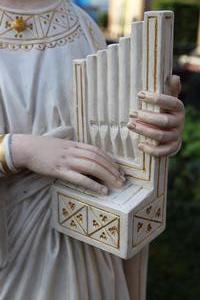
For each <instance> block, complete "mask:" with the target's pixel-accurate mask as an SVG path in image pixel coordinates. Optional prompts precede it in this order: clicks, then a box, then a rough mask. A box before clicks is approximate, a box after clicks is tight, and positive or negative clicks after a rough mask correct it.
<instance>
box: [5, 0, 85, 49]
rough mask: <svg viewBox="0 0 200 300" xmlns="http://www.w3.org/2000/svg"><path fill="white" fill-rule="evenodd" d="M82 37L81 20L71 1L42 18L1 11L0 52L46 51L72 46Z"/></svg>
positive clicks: (42, 14)
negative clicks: (2, 50) (3, 50)
mask: <svg viewBox="0 0 200 300" xmlns="http://www.w3.org/2000/svg"><path fill="white" fill-rule="evenodd" d="M80 34H82V30H81V26H80V22H79V18H78V16H77V14H76V12H75V8H74V6H73V5H72V4H71V3H70V2H69V1H67V0H61V1H60V2H59V4H57V6H55V8H54V9H52V10H47V11H43V12H41V13H38V14H33V13H17V12H14V11H8V10H3V9H1V8H0V49H4V48H9V49H11V50H18V49H24V50H31V49H33V48H35V49H38V50H44V49H45V48H52V47H56V46H62V45H64V44H66V43H67V42H72V41H73V40H74V39H75V38H78V37H79V36H80Z"/></svg>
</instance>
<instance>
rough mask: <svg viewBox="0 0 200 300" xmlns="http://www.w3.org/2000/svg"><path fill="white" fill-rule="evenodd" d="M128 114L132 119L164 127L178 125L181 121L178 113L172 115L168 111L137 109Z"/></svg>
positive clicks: (168, 127)
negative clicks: (158, 111)
mask: <svg viewBox="0 0 200 300" xmlns="http://www.w3.org/2000/svg"><path fill="white" fill-rule="evenodd" d="M129 115H130V117H131V118H133V119H131V120H133V121H134V119H135V118H136V119H137V120H139V121H141V122H143V123H147V124H149V125H153V126H157V127H161V128H166V129H171V128H176V127H179V126H180V124H181V122H182V121H181V118H180V115H179V114H176V115H172V114H168V113H156V112H150V111H147V110H138V111H137V112H136V111H134V112H131V113H130V114H129ZM131 120H130V121H131Z"/></svg>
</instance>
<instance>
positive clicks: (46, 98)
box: [0, 0, 184, 300]
mask: <svg viewBox="0 0 200 300" xmlns="http://www.w3.org/2000/svg"><path fill="white" fill-rule="evenodd" d="M0 14H1V22H0V32H1V35H0V53H1V55H0V90H1V94H0V133H1V136H0V175H1V178H0V190H1V199H0V225H1V226H0V300H7V299H9V300H25V299H30V300H40V299H41V300H54V299H58V300H65V299H69V300H88V299H89V300H90V299H95V300H96V299H97V300H101V299H105V300H107V299H109V300H121V299H124V300H128V299H133V300H138V299H144V297H145V296H144V297H143V296H140V295H139V294H138V293H141V294H145V291H144V287H143V290H142V291H141V287H140V280H141V278H140V277H141V276H142V277H143V279H144V277H145V276H146V275H145V274H146V271H145V270H146V265H147V252H148V249H147V247H146V248H145V249H143V250H142V251H141V252H140V253H139V254H137V255H136V256H135V257H133V258H132V259H131V260H127V261H126V262H124V261H123V260H122V259H121V258H120V257H117V256H115V255H113V254H110V253H108V252H105V251H102V250H100V249H97V248H95V247H93V246H90V245H88V244H86V243H83V242H80V241H78V240H76V239H73V238H71V237H69V236H65V235H63V234H61V233H59V232H58V231H56V230H55V229H52V225H51V215H52V209H51V197H52V190H51V188H52V184H53V183H54V181H55V178H59V179H60V180H63V181H65V182H69V183H70V184H75V185H77V184H78V185H79V186H82V187H84V188H86V189H89V190H91V191H93V192H95V193H98V194H100V195H103V196H105V195H107V194H108V193H109V191H110V189H121V188H123V186H124V184H126V178H125V173H124V172H123V171H122V170H121V168H120V167H119V165H118V164H117V163H116V162H115V160H114V159H112V158H111V156H110V155H109V154H107V153H106V152H105V151H103V150H100V149H99V148H98V147H96V146H94V145H93V146H92V145H89V144H85V143H81V142H78V141H74V140H73V126H72V122H73V120H72V117H71V116H72V115H73V112H72V107H73V63H72V62H73V60H75V59H83V58H85V57H86V56H88V55H92V54H94V53H96V51H97V50H101V49H105V47H106V45H105V41H104V38H103V36H102V34H101V32H100V31H99V29H98V28H97V26H96V24H95V23H94V22H93V21H92V20H91V19H90V17H89V16H88V15H86V14H85V13H84V12H83V11H82V10H81V9H80V8H78V7H77V6H75V5H74V4H72V3H71V1H68V0H56V1H53V0H45V1H44V0H34V1H25V0H15V1H14V0H0ZM168 86H169V89H170V91H171V96H169V95H165V94H160V95H158V94H154V93H149V92H147V91H140V92H139V94H138V97H139V98H140V99H141V101H145V102H147V103H150V104H156V105H157V106H159V107H160V108H161V111H160V112H149V111H143V110H136V111H131V112H130V121H129V124H127V125H128V128H129V130H130V131H131V132H135V133H137V134H141V135H143V136H145V137H147V138H148V139H147V140H143V142H141V143H140V144H139V149H140V150H141V151H142V152H145V153H148V154H150V155H151V156H153V157H163V156H170V155H173V154H175V153H176V152H177V151H178V150H179V148H180V145H181V136H182V131H183V122H184V107H183V104H182V102H181V101H180V100H179V99H178V98H177V97H178V94H179V92H180V80H179V78H178V77H177V76H171V77H170V78H169V82H168ZM152 140H154V141H156V142H153V141H152ZM91 160H92V167H91ZM95 179H96V180H95ZM138 257H139V260H138ZM139 261H140V263H139ZM141 264H142V269H141ZM139 268H140V271H139ZM142 297H143V298H142Z"/></svg>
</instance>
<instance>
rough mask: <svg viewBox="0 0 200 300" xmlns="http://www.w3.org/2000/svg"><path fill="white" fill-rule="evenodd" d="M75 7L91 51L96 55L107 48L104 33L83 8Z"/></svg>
mask: <svg viewBox="0 0 200 300" xmlns="http://www.w3.org/2000/svg"><path fill="white" fill-rule="evenodd" d="M73 5H74V6H75V10H76V13H77V15H78V17H79V21H80V24H81V27H82V29H83V31H84V34H85V36H86V38H87V40H88V42H89V44H90V46H91V49H92V51H93V52H94V53H96V52H97V51H98V50H102V49H105V48H106V41H105V38H104V35H103V33H102V32H101V30H100V29H99V27H98V26H97V24H96V23H95V22H94V21H93V19H92V18H91V17H90V16H89V15H88V14H87V13H86V12H84V11H83V10H82V9H81V8H79V7H78V6H76V5H75V4H73Z"/></svg>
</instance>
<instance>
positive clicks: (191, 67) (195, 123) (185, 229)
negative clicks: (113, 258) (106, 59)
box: [77, 0, 200, 300]
mask: <svg viewBox="0 0 200 300" xmlns="http://www.w3.org/2000/svg"><path fill="white" fill-rule="evenodd" d="M77 1H78V0H77ZM110 1H111V0H110ZM115 1H119V0H115ZM131 1H135V0H131ZM141 1H143V0H141ZM88 2H89V0H88V1H87V5H86V9H87V10H88V11H89V12H92V16H93V17H94V18H95V19H96V21H97V22H98V23H99V25H100V26H101V27H103V29H104V31H105V32H106V27H107V26H108V24H109V21H108V19H109V18H108V12H107V10H106V0H102V2H101V1H100V0H98V4H100V3H102V6H103V8H102V7H101V6H98V7H97V6H95V5H94V3H95V0H91V2H92V3H93V7H92V8H91V7H90V5H89V4H88ZM125 2H126V0H124V3H125ZM144 3H145V6H144V9H148V10H149V9H151V10H153V9H155V10H157V9H159V10H161V9H167V10H173V11H174V13H175V45H174V73H175V74H178V75H179V76H180V77H181V81H182V93H181V95H180V99H182V101H183V102H184V104H185V106H186V123H185V130H184V136H183V146H182V150H181V151H180V153H179V154H178V155H177V156H175V157H174V158H172V159H171V160H170V171H169V190H168V217H167V229H166V231H165V233H164V234H162V235H161V236H160V237H159V238H158V239H156V240H155V241H154V242H153V243H152V244H151V248H150V260H149V276H148V300H168V299H169V297H170V299H171V300H199V299H200V283H199V281H200V48H199V50H198V51H199V52H198V51H197V36H198V22H199V17H200V0H153V1H150V0H149V1H144ZM82 4H84V0H82ZM107 4H109V3H108V1H107ZM124 5H125V4H124ZM94 11H95V13H94ZM120 22H121V21H120ZM121 23H122V24H124V22H121ZM120 32H122V31H120ZM106 36H107V35H106ZM114 39H115V38H113V37H112V36H109V42H111V41H114ZM199 42H200V40H199ZM199 46H200V45H199ZM195 49H196V50H195ZM183 55H184V57H185V56H187V59H189V60H190V59H192V58H195V63H194V62H193V63H188V62H187V63H181V58H182V57H183Z"/></svg>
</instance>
